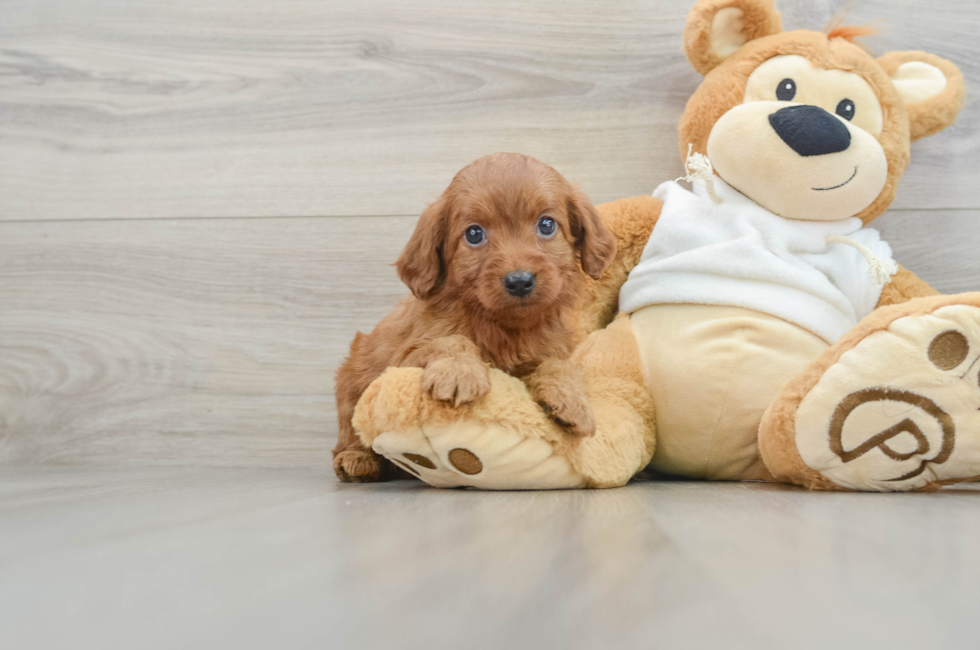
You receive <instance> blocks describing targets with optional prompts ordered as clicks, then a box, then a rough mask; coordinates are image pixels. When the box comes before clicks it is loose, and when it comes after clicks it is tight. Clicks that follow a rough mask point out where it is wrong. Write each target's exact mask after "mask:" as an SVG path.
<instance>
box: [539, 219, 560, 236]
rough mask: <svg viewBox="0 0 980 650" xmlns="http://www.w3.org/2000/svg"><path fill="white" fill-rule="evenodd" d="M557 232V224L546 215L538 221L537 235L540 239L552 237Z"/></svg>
mask: <svg viewBox="0 0 980 650" xmlns="http://www.w3.org/2000/svg"><path fill="white" fill-rule="evenodd" d="M557 230H558V224H557V223H555V220H554V219H552V218H551V217H549V216H548V215H544V216H542V217H541V218H540V219H538V234H539V235H541V236H542V237H554V236H555V232H556V231H557Z"/></svg>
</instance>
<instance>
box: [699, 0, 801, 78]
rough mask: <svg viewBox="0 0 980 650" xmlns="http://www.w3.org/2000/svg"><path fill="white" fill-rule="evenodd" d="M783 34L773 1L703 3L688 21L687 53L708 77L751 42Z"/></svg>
mask: <svg viewBox="0 0 980 650" xmlns="http://www.w3.org/2000/svg"><path fill="white" fill-rule="evenodd" d="M781 31H783V21H782V19H781V18H780V16H779V12H778V11H776V7H775V6H774V4H773V0H701V1H700V2H698V4H697V5H695V7H694V9H692V10H691V13H690V14H689V15H688V17H687V26H686V27H685V28H684V50H685V51H686V52H687V60H688V61H690V62H691V65H693V66H694V69H695V70H697V71H698V72H700V73H701V74H708V73H709V72H711V71H712V70H714V69H715V68H716V67H717V66H718V65H719V64H720V63H721V62H722V61H724V60H725V59H727V58H728V57H729V56H731V55H732V54H733V53H734V52H735V50H737V49H738V48H740V47H742V46H743V45H745V44H746V43H748V42H749V41H754V40H755V39H757V38H762V37H763V36H772V35H773V34H778V33H779V32H781Z"/></svg>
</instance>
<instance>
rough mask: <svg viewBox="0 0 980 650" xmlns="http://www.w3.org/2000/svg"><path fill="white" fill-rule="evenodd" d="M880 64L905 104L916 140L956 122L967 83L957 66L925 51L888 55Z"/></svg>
mask: <svg viewBox="0 0 980 650" xmlns="http://www.w3.org/2000/svg"><path fill="white" fill-rule="evenodd" d="M878 63H879V64H880V65H881V67H882V68H884V69H885V72H887V73H888V76H890V77H891V78H892V83H893V84H894V85H895V89H896V90H897V91H898V94H899V95H900V96H901V98H902V101H903V102H905V107H906V108H907V109H908V113H909V126H910V135H911V138H912V139H913V140H918V139H919V138H925V137H927V136H930V135H933V134H935V133H938V132H940V131H942V130H943V129H945V128H946V127H947V126H949V125H950V124H952V123H953V122H955V121H956V116H957V115H959V112H960V109H961V108H962V107H963V101H964V100H965V99H966V83H965V82H964V81H963V73H962V72H960V70H959V68H957V67H956V66H955V65H953V64H952V63H950V62H949V61H947V60H946V59H941V58H939V57H938V56H934V55H932V54H928V53H926V52H889V53H888V54H886V55H885V56H883V57H881V58H880V59H878Z"/></svg>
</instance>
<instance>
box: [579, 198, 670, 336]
mask: <svg viewBox="0 0 980 650" xmlns="http://www.w3.org/2000/svg"><path fill="white" fill-rule="evenodd" d="M662 207H663V202H662V201H661V200H660V199H655V198H654V197H652V196H634V197H633V198H629V199H620V200H619V201H613V202H612V203H603V204H602V205H600V206H598V207H597V208H596V209H597V210H598V211H599V214H600V215H602V221H603V223H604V224H605V225H606V227H607V228H608V229H609V230H610V231H611V232H612V233H613V235H614V236H615V237H616V258H615V259H614V260H613V262H612V264H610V265H609V268H608V269H606V272H605V273H604V274H603V275H602V277H601V278H599V279H598V280H593V279H592V278H587V279H586V288H585V296H584V300H583V303H582V306H581V309H580V312H579V320H578V323H577V331H578V335H579V339H580V340H581V339H584V338H585V337H586V336H588V335H589V334H590V333H592V332H594V331H596V330H599V329H602V328H603V327H605V326H606V325H608V324H609V323H611V322H612V320H613V318H615V317H616V313H617V312H618V311H619V288H620V287H622V286H623V283H624V282H626V276H628V275H629V273H630V271H632V270H633V267H634V266H636V265H637V263H638V262H639V261H640V255H641V254H642V253H643V249H644V247H646V244H647V240H648V239H649V238H650V233H651V232H653V226H654V224H656V223H657V219H659V218H660V209H661V208H662Z"/></svg>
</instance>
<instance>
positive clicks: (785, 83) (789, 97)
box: [776, 79, 796, 102]
mask: <svg viewBox="0 0 980 650" xmlns="http://www.w3.org/2000/svg"><path fill="white" fill-rule="evenodd" d="M794 97H796V82H795V81H793V80H792V79H783V80H782V81H780V82H779V85H778V86H776V99H778V100H779V101H781V102H791V101H793V98H794Z"/></svg>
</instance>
